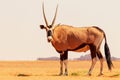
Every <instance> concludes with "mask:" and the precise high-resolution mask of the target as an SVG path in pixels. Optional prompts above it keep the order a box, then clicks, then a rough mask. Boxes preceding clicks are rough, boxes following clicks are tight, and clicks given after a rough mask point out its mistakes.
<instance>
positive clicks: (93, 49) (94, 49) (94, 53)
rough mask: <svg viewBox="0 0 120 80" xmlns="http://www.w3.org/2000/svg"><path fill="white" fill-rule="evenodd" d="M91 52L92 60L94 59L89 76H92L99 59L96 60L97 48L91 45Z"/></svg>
mask: <svg viewBox="0 0 120 80" xmlns="http://www.w3.org/2000/svg"><path fill="white" fill-rule="evenodd" d="M90 52H91V58H92V64H91V67H90V69H89V72H88V75H89V76H91V73H92V70H93V68H94V66H95V64H96V61H97V58H96V46H94V45H90Z"/></svg>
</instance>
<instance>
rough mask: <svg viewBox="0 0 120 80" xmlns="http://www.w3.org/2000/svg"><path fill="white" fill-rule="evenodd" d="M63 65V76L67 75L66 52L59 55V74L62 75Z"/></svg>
mask: <svg viewBox="0 0 120 80" xmlns="http://www.w3.org/2000/svg"><path fill="white" fill-rule="evenodd" d="M63 64H64V65H65V73H64V75H66V76H67V75H68V70H67V64H68V51H65V52H64V53H62V54H60V65H61V67H60V74H59V75H62V74H63Z"/></svg>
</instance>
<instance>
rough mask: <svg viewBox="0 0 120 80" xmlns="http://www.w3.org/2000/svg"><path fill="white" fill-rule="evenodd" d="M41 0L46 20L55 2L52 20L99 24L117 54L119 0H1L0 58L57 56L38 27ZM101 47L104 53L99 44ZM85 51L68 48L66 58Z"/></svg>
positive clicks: (119, 24)
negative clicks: (56, 11) (73, 50)
mask: <svg viewBox="0 0 120 80" xmlns="http://www.w3.org/2000/svg"><path fill="white" fill-rule="evenodd" d="M43 1H44V6H45V13H46V17H47V20H48V22H49V24H51V22H52V19H53V16H54V13H55V8H56V5H57V4H58V5H59V7H58V14H57V18H56V22H55V24H59V23H61V24H67V25H72V26H75V27H84V26H93V25H95V26H99V27H100V28H102V29H103V30H104V31H105V33H106V36H107V41H108V45H109V47H110V51H111V55H112V56H115V57H120V47H119V44H120V37H119V35H120V31H119V27H120V9H119V8H120V5H119V3H120V0H0V60H36V59H37V58H39V57H43V58H44V57H52V56H56V57H59V54H58V53H57V52H56V51H55V49H54V47H53V46H52V45H51V43H48V42H47V38H46V32H45V30H41V29H40V28H39V25H40V24H45V22H44V19H43V14H42V2H43ZM103 44H104V41H103ZM102 46H103V45H102ZM101 51H102V54H103V55H104V51H103V48H102V47H101ZM85 54H90V52H89V51H88V52H86V53H75V52H69V58H76V57H80V56H81V55H85Z"/></svg>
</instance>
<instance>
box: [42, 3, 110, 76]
mask: <svg viewBox="0 0 120 80" xmlns="http://www.w3.org/2000/svg"><path fill="white" fill-rule="evenodd" d="M42 8H43V16H44V19H45V23H46V26H44V25H40V27H41V29H45V30H46V32H47V39H48V42H51V43H52V45H53V47H54V48H55V49H56V51H57V52H58V53H60V64H61V67H60V74H59V75H62V74H63V64H64V65H65V75H68V71H67V62H68V61H67V59H68V51H75V52H86V51H88V50H90V52H91V58H92V64H91V67H90V69H89V72H88V75H91V72H92V70H93V68H94V65H95V63H96V59H97V58H96V57H97V56H98V58H99V59H100V64H101V66H100V73H99V75H102V74H103V73H102V71H103V56H102V54H101V52H100V46H101V43H102V41H103V39H105V46H104V47H105V56H106V60H107V64H108V68H109V69H110V70H111V67H112V61H111V55H110V51H109V47H108V45H107V40H106V35H105V33H104V31H103V30H102V29H100V28H99V27H96V26H89V27H73V26H69V25H60V24H58V25H56V26H53V25H54V22H55V18H56V14H57V8H58V6H57V8H56V13H55V16H54V19H53V22H52V24H51V25H48V22H47V19H46V16H45V12H44V4H43V6H42Z"/></svg>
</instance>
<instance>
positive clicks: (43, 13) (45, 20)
mask: <svg viewBox="0 0 120 80" xmlns="http://www.w3.org/2000/svg"><path fill="white" fill-rule="evenodd" d="M42 9H43V17H44V20H45V23H46V26H47V27H48V22H47V19H46V16H45V11H44V3H43V4H42Z"/></svg>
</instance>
